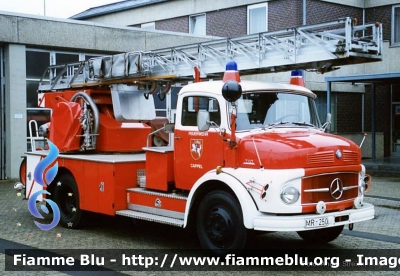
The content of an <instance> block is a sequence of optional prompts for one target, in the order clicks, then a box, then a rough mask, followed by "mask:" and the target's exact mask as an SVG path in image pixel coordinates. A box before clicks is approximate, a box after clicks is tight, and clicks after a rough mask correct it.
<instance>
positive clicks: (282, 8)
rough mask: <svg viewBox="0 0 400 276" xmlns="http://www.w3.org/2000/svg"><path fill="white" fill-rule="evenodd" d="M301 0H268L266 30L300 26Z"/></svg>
mask: <svg viewBox="0 0 400 276" xmlns="http://www.w3.org/2000/svg"><path fill="white" fill-rule="evenodd" d="M302 22H303V1H293V0H276V1H270V2H268V31H279V30H283V29H286V28H290V27H297V26H301V25H302Z"/></svg>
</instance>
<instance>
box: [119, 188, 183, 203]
mask: <svg viewBox="0 0 400 276" xmlns="http://www.w3.org/2000/svg"><path fill="white" fill-rule="evenodd" d="M126 191H127V192H132V193H139V194H145V195H154V196H159V197H160V196H161V197H165V198H173V199H181V200H187V196H185V195H181V194H176V193H166V192H159V191H154V190H148V189H146V188H141V187H136V188H128V189H126Z"/></svg>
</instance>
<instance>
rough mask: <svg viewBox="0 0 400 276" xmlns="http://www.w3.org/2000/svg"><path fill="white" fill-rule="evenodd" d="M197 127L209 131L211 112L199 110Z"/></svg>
mask: <svg viewBox="0 0 400 276" xmlns="http://www.w3.org/2000/svg"><path fill="white" fill-rule="evenodd" d="M197 127H198V128H199V131H207V130H209V129H210V112H208V111H206V110H199V112H197Z"/></svg>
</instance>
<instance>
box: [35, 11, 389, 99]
mask: <svg viewBox="0 0 400 276" xmlns="http://www.w3.org/2000/svg"><path fill="white" fill-rule="evenodd" d="M381 48H382V26H381V24H380V23H374V24H365V25H360V26H358V25H356V21H355V20H354V19H352V18H349V17H347V18H344V19H340V20H337V21H334V22H329V23H323V24H317V25H311V26H301V27H296V28H289V29H286V30H282V31H276V32H263V33H259V34H254V35H248V36H244V37H238V38H231V39H219V40H213V41H208V42H203V43H196V44H192V45H186V46H180V47H173V48H166V49H160V50H155V51H150V52H140V51H137V52H129V53H122V54H116V55H110V56H104V57H97V58H92V59H90V60H88V61H82V62H78V63H73V64H66V65H54V66H50V67H49V68H48V69H47V70H46V72H45V74H44V75H43V77H42V79H41V82H40V85H39V91H42V92H46V91H52V90H59V89H67V88H73V87H76V88H78V87H88V86H99V85H109V84H115V83H132V82H152V81H153V82H154V81H159V82H179V81H182V80H183V81H185V80H193V78H194V71H195V70H197V71H198V72H199V73H200V77H202V78H214V79H215V78H222V74H223V72H224V71H225V65H226V63H227V61H229V60H235V61H236V63H237V64H238V69H239V70H240V74H241V75H250V74H259V73H271V72H282V71H289V70H295V69H303V70H313V71H316V72H319V73H325V72H329V71H332V70H335V69H337V66H341V65H348V64H358V63H366V62H374V61H380V60H381V59H382V58H381ZM194 68H196V69H194Z"/></svg>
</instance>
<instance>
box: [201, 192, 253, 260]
mask: <svg viewBox="0 0 400 276" xmlns="http://www.w3.org/2000/svg"><path fill="white" fill-rule="evenodd" d="M196 228H197V236H198V239H199V241H200V244H201V246H202V247H203V248H205V249H208V250H210V251H211V252H212V253H214V254H216V255H225V254H227V253H228V252H235V251H240V250H241V249H243V248H244V247H245V245H246V239H247V229H246V228H245V227H244V225H243V214H242V211H241V208H240V204H239V202H238V201H237V200H236V198H235V197H234V196H232V195H231V194H229V193H228V192H225V191H213V192H210V193H208V194H207V195H206V196H205V197H204V199H203V200H202V202H201V203H200V206H199V209H198V212H197V221H196Z"/></svg>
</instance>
